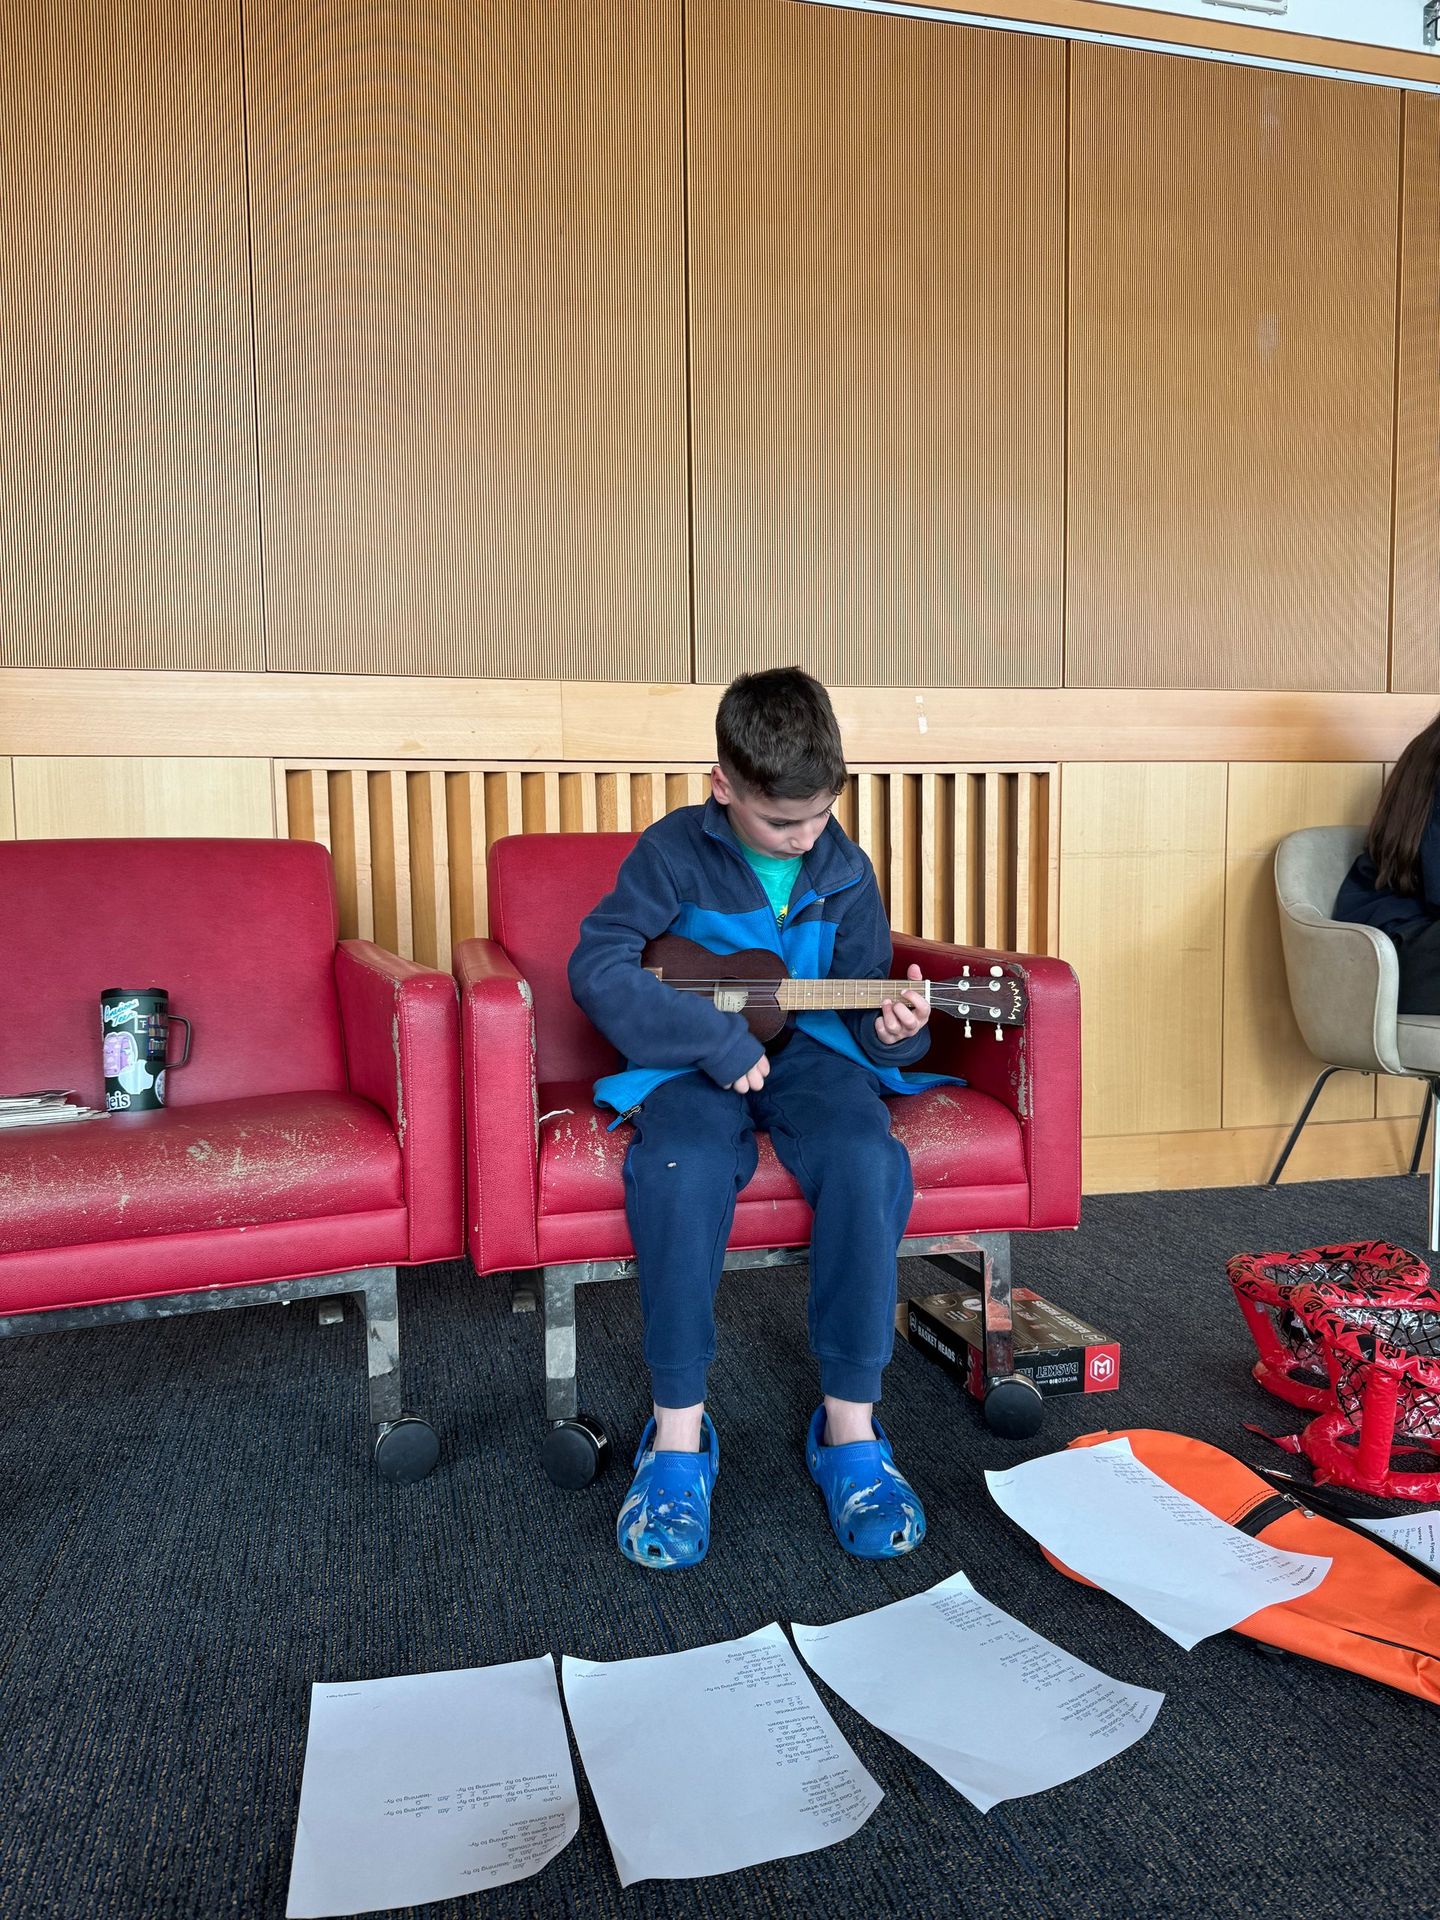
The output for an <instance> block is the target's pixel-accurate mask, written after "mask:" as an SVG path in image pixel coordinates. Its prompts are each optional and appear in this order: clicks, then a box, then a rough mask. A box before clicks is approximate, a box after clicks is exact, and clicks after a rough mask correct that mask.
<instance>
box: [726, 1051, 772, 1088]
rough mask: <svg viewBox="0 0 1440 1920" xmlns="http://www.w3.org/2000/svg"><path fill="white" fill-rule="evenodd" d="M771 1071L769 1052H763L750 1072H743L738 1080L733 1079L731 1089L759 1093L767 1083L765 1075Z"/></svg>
mask: <svg viewBox="0 0 1440 1920" xmlns="http://www.w3.org/2000/svg"><path fill="white" fill-rule="evenodd" d="M769 1071H770V1056H769V1054H768V1053H762V1054H761V1056H760V1058H759V1059H758V1060H757V1061H756V1062H755V1064H754V1066H753V1067H751V1069H750V1071H749V1073H742V1074H741V1076H740V1078H739V1079H738V1080H732V1081H731V1082H730V1091H731V1092H732V1093H759V1091H760V1089H761V1087H763V1086H764V1084H765V1076H766V1074H767V1073H769Z"/></svg>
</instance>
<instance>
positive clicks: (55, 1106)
mask: <svg viewBox="0 0 1440 1920" xmlns="http://www.w3.org/2000/svg"><path fill="white" fill-rule="evenodd" d="M71 1091H72V1090H71V1089H67V1088H55V1087H52V1088H51V1089H50V1090H49V1091H48V1092H47V1093H4V1094H0V1127H48V1126H55V1125H57V1124H58V1125H63V1124H64V1123H65V1122H66V1121H69V1120H103V1119H104V1118H105V1110H104V1108H103V1107H72V1106H71V1104H70V1092H71Z"/></svg>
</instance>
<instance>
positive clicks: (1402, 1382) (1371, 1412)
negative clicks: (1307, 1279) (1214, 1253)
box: [1291, 1281, 1440, 1501]
mask: <svg viewBox="0 0 1440 1920" xmlns="http://www.w3.org/2000/svg"><path fill="white" fill-rule="evenodd" d="M1291 1305H1292V1307H1293V1309H1294V1311H1295V1312H1296V1313H1297V1314H1299V1316H1300V1318H1301V1320H1302V1321H1303V1323H1304V1325H1305V1326H1306V1328H1307V1329H1309V1331H1310V1333H1311V1335H1312V1337H1313V1338H1314V1339H1315V1340H1316V1341H1318V1343H1319V1345H1320V1348H1321V1350H1322V1352H1323V1354H1324V1358H1325V1365H1326V1371H1327V1373H1328V1375H1329V1381H1330V1399H1331V1405H1330V1407H1329V1410H1328V1411H1326V1412H1324V1413H1322V1414H1321V1415H1320V1417H1319V1419H1317V1420H1312V1421H1311V1422H1310V1424H1309V1426H1308V1427H1306V1429H1305V1431H1304V1432H1303V1433H1302V1434H1301V1435H1300V1436H1299V1441H1298V1447H1299V1450H1300V1451H1301V1452H1303V1453H1304V1454H1305V1456H1306V1458H1307V1459H1308V1460H1309V1461H1310V1464H1311V1466H1312V1467H1313V1468H1314V1470H1315V1479H1316V1481H1317V1482H1318V1483H1320V1484H1324V1483H1325V1482H1327V1481H1333V1482H1335V1483H1337V1484H1338V1485H1340V1486H1346V1487H1356V1488H1358V1489H1359V1490H1360V1491H1361V1492H1363V1493H1373V1494H1378V1495H1380V1496H1381V1497H1382V1498H1384V1499H1388V1500H1424V1501H1436V1500H1440V1292H1437V1291H1436V1290H1435V1289H1434V1288H1432V1287H1424V1288H1421V1289H1418V1290H1416V1291H1415V1292H1412V1293H1408V1294H1406V1295H1404V1296H1403V1297H1401V1298H1399V1299H1396V1300H1394V1301H1392V1302H1390V1303H1389V1304H1387V1305H1384V1306H1376V1305H1374V1304H1373V1303H1372V1302H1369V1301H1360V1300H1359V1299H1358V1297H1357V1295H1356V1293H1355V1291H1354V1290H1353V1289H1349V1288H1346V1287H1344V1286H1340V1285H1337V1284H1335V1283H1334V1282H1331V1281H1321V1282H1319V1283H1315V1284H1311V1285H1307V1286H1301V1287H1296V1288H1295V1289H1294V1290H1293V1292H1292V1296H1291Z"/></svg>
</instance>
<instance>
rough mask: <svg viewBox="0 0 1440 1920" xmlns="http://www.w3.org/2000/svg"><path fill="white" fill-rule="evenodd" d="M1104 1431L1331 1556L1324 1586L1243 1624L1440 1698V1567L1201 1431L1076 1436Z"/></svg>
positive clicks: (1225, 1505)
mask: <svg viewBox="0 0 1440 1920" xmlns="http://www.w3.org/2000/svg"><path fill="white" fill-rule="evenodd" d="M1102 1440H1128V1441H1129V1442H1130V1447H1131V1451H1132V1452H1133V1453H1134V1455H1135V1458H1136V1459H1137V1460H1140V1461H1143V1462H1144V1464H1145V1465H1146V1466H1147V1467H1149V1469H1150V1471H1151V1472H1152V1473H1155V1474H1158V1475H1159V1476H1160V1478H1161V1479H1162V1480H1165V1481H1167V1482H1168V1483H1169V1484H1170V1485H1171V1486H1172V1487H1174V1488H1176V1489H1177V1491H1178V1492H1180V1493H1184V1494H1188V1495H1189V1497H1190V1498H1191V1499H1192V1500H1195V1501H1197V1502H1198V1503H1199V1504H1200V1505H1201V1506H1202V1507H1208V1508H1209V1510H1210V1512H1211V1513H1215V1514H1218V1515H1219V1516H1220V1518H1221V1519H1222V1520H1225V1521H1228V1522H1229V1524H1230V1525H1231V1526H1232V1527H1239V1528H1240V1530H1241V1531H1242V1533H1248V1534H1250V1535H1251V1536H1252V1537H1253V1538H1255V1539H1257V1540H1263V1541H1264V1542H1265V1544H1266V1545H1267V1546H1270V1547H1281V1548H1283V1549H1285V1551H1287V1552H1289V1553H1319V1554H1324V1555H1326V1556H1327V1557H1328V1558H1329V1560H1330V1561H1331V1562H1332V1563H1333V1564H1332V1565H1331V1568H1330V1571H1329V1573H1327V1574H1326V1576H1325V1578H1324V1579H1323V1580H1322V1581H1321V1582H1320V1585H1319V1586H1318V1587H1316V1588H1314V1589H1313V1590H1312V1591H1311V1592H1309V1593H1306V1594H1302V1595H1301V1596H1300V1598H1299V1599H1298V1600H1287V1601H1285V1602H1284V1603H1283V1604H1282V1605H1280V1606H1275V1607H1264V1608H1262V1609H1261V1611H1260V1612H1259V1613H1252V1614H1251V1615H1250V1617H1249V1619H1248V1620H1242V1621H1241V1622H1240V1624H1239V1625H1238V1626H1237V1627H1236V1629H1235V1631H1236V1632H1237V1633H1244V1634H1248V1635H1249V1636H1250V1638H1251V1639H1252V1640H1264V1641H1267V1642H1268V1643H1269V1644H1270V1645H1271V1646H1273V1647H1283V1648H1285V1649H1286V1650H1287V1651H1288V1652H1290V1653H1303V1654H1304V1655H1305V1656H1306V1657H1307V1658H1308V1659H1311V1660H1323V1661H1325V1662H1326V1663H1327V1664H1328V1665H1329V1666H1332V1667H1345V1668H1347V1669H1348V1670H1349V1671H1350V1672H1351V1673H1363V1674H1365V1675H1367V1676H1368V1677H1369V1678H1370V1679H1372V1680H1381V1681H1383V1682H1384V1683H1385V1685H1386V1686H1388V1687H1399V1688H1400V1689H1401V1691H1402V1692H1404V1693H1413V1694H1416V1695H1418V1696H1419V1698H1420V1699H1422V1700H1430V1701H1432V1702H1434V1703H1435V1704H1436V1705H1437V1706H1440V1575H1437V1574H1436V1573H1433V1572H1432V1571H1431V1570H1430V1569H1429V1568H1428V1567H1422V1566H1421V1565H1420V1563H1419V1562H1418V1561H1416V1560H1412V1559H1411V1558H1410V1556H1409V1555H1408V1554H1405V1553H1402V1552H1401V1551H1400V1549H1399V1548H1398V1547H1392V1546H1390V1545H1389V1544H1388V1543H1387V1542H1386V1541H1384V1540H1381V1539H1378V1538H1377V1537H1376V1536H1375V1535H1374V1534H1373V1533H1367V1532H1366V1531H1365V1530H1364V1528H1362V1527H1357V1526H1355V1525H1354V1524H1353V1523H1352V1522H1350V1521H1348V1520H1347V1519H1345V1518H1342V1517H1336V1518H1334V1519H1327V1518H1325V1517H1324V1516H1323V1515H1322V1514H1320V1513H1317V1512H1315V1511H1314V1509H1313V1507H1312V1506H1310V1505H1308V1504H1307V1501H1309V1500H1311V1499H1312V1498H1314V1499H1317V1500H1323V1501H1324V1503H1325V1504H1326V1505H1335V1504H1338V1503H1337V1502H1336V1501H1335V1497H1334V1496H1333V1495H1330V1496H1327V1495H1321V1494H1313V1495H1312V1490H1311V1489H1310V1488H1308V1487H1301V1488H1297V1490H1296V1494H1293V1495H1292V1494H1288V1493H1278V1492H1277V1491H1276V1490H1275V1488H1274V1487H1273V1486H1271V1485H1270V1484H1269V1483H1268V1482H1267V1481H1265V1480H1262V1479H1261V1477H1260V1475H1259V1474H1258V1473H1255V1472H1254V1471H1252V1469H1251V1468H1249V1467H1247V1466H1246V1465H1245V1463H1244V1462H1243V1461H1241V1460H1237V1459H1236V1458H1235V1456H1234V1455H1233V1454H1229V1453H1226V1452H1225V1451H1224V1449H1223V1448H1221V1447H1212V1446H1210V1445H1209V1444H1208V1442H1206V1441H1204V1440H1191V1439H1188V1438H1187V1437H1186V1436H1185V1435H1184V1434H1183V1433H1163V1432H1160V1431H1158V1430H1156V1429H1154V1428H1147V1427H1139V1428H1131V1429H1128V1430H1125V1431H1122V1432H1120V1433H1087V1434H1082V1435H1081V1436H1080V1438H1079V1439H1078V1440H1072V1441H1071V1442H1070V1445H1071V1446H1072V1447H1093V1446H1096V1445H1098V1444H1099V1442H1100V1441H1102ZM1042 1551H1043V1549H1042ZM1045 1558H1046V1559H1047V1560H1048V1561H1049V1562H1050V1564H1051V1565H1052V1566H1054V1567H1058V1568H1059V1569H1060V1571H1061V1573H1063V1574H1065V1575H1067V1576H1068V1577H1069V1578H1070V1579H1071V1580H1079V1581H1080V1582H1081V1584H1082V1585H1083V1586H1093V1585H1094V1582H1093V1581H1090V1580H1086V1579H1084V1577H1083V1575H1081V1574H1078V1573H1072V1572H1071V1570H1070V1568H1069V1567H1067V1566H1065V1565H1064V1564H1063V1562H1061V1561H1059V1560H1057V1559H1056V1558H1055V1556H1054V1554H1051V1553H1047V1554H1046V1555H1045Z"/></svg>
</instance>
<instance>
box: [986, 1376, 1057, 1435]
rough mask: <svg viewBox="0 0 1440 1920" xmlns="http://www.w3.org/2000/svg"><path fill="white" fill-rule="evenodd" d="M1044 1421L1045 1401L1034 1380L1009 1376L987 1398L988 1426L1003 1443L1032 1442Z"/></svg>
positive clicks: (996, 1384) (991, 1390) (998, 1381)
mask: <svg viewBox="0 0 1440 1920" xmlns="http://www.w3.org/2000/svg"><path fill="white" fill-rule="evenodd" d="M1044 1419H1045V1401H1044V1399H1043V1398H1042V1396H1041V1393H1040V1389H1039V1388H1038V1387H1037V1386H1036V1384H1035V1382H1034V1381H1033V1380H1030V1379H1028V1378H1027V1377H1026V1376H1025V1375H1024V1374H1023V1373H1008V1374H1006V1376H1005V1378H1004V1379H1003V1380H997V1381H996V1382H995V1384H994V1386H993V1387H991V1388H990V1389H989V1391H988V1392H987V1393H986V1395H985V1424H986V1426H987V1427H989V1429H990V1431H991V1432H992V1433H998V1434H999V1435H1000V1436H1001V1438H1002V1439H1004V1440H1029V1439H1030V1438H1031V1437H1032V1435H1034V1434H1037V1433H1038V1432H1039V1431H1040V1427H1041V1424H1042V1422H1043V1421H1044Z"/></svg>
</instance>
